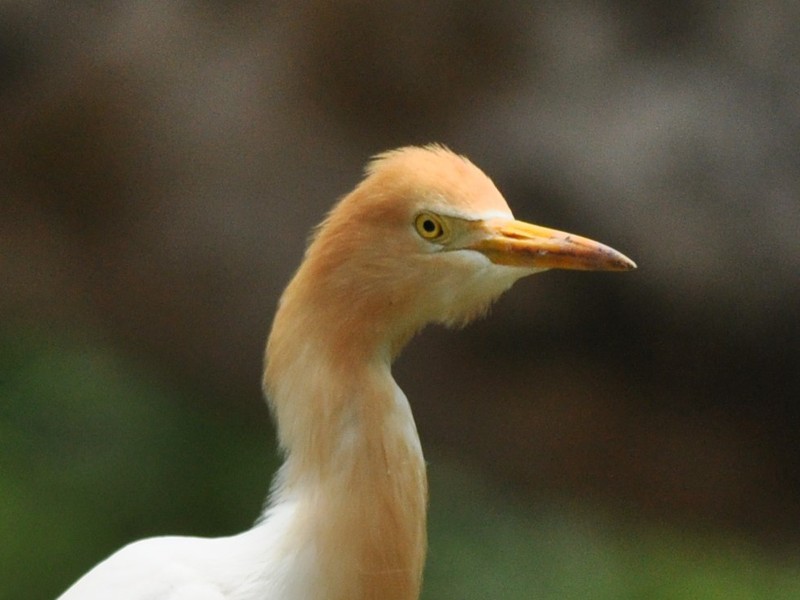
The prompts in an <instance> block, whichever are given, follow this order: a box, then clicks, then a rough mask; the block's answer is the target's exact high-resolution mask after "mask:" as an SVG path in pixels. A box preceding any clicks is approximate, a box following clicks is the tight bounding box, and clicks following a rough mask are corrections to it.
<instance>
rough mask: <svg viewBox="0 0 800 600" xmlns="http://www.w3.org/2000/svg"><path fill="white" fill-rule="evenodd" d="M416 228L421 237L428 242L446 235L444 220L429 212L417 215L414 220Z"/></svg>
mask: <svg viewBox="0 0 800 600" xmlns="http://www.w3.org/2000/svg"><path fill="white" fill-rule="evenodd" d="M414 227H415V228H416V230H417V233H418V234H419V235H420V237H422V238H424V239H426V240H428V241H433V240H438V239H440V238H442V237H443V236H444V234H445V228H444V223H443V222H442V220H441V219H440V218H439V217H438V216H437V215H434V214H432V213H428V212H423V213H420V214H418V215H417V218H416V219H414Z"/></svg>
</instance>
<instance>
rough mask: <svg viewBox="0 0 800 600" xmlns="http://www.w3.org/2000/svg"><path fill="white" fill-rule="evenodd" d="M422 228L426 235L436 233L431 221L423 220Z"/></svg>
mask: <svg viewBox="0 0 800 600" xmlns="http://www.w3.org/2000/svg"><path fill="white" fill-rule="evenodd" d="M422 228H423V229H424V230H425V231H427V232H428V233H433V232H434V231H436V223H434V222H433V221H431V220H430V219H425V220H424V221H423V222H422Z"/></svg>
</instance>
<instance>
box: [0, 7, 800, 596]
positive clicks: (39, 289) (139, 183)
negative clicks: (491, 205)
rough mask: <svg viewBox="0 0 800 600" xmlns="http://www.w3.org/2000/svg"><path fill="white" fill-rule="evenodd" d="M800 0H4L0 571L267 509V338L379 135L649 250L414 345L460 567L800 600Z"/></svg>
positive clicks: (25, 588) (0, 11)
mask: <svg viewBox="0 0 800 600" xmlns="http://www.w3.org/2000/svg"><path fill="white" fill-rule="evenodd" d="M798 57H800V4H798V3H796V2H792V1H791V0H770V1H766V2H758V3H756V2H749V1H745V0H734V1H732V2H727V3H716V2H709V1H694V2H693V1H689V0H678V1H673V2H652V1H644V2H634V1H630V0H604V1H599V2H589V1H587V0H584V1H576V2H571V3H558V2H536V3H532V2H521V1H518V0H494V1H489V0H471V1H470V2H460V1H454V0H434V1H432V2H386V1H369V2H367V1H359V0H355V1H351V0H344V1H340V2H322V1H316V2H290V1H288V0H285V1H282V2H281V1H277V2H256V1H238V2H237V1H233V0H228V1H222V0H186V1H182V2H157V1H155V0H149V1H148V0H142V1H136V2H118V3H111V2H97V1H95V2H71V3H50V2H41V1H30V0H27V1H20V0H17V1H15V0H6V1H5V2H3V3H2V4H0V286H1V287H0V598H2V599H6V598H8V599H12V598H13V599H18V598H26V599H31V600H38V599H47V598H53V597H55V596H56V595H57V594H58V593H59V592H60V591H62V590H63V589H65V588H66V587H67V586H68V585H69V584H70V583H71V582H72V581H73V580H74V579H75V578H77V577H78V576H79V575H80V574H81V573H83V572H84V571H85V570H87V569H88V568H89V567H91V566H92V565H93V564H94V563H95V562H97V561H98V560H99V559H101V558H103V557H104V556H106V555H107V554H108V553H110V552H111V551H112V550H114V549H115V548H117V547H119V546H120V545H122V544H124V543H126V542H128V541H130V540H133V539H136V538H140V537H144V536H148V535H155V534H164V533H177V534H193V535H224V534H228V533H233V532H236V531H239V530H242V529H244V528H246V527H248V526H249V525H250V524H251V523H252V522H253V520H254V519H255V518H256V516H257V514H258V512H259V510H260V507H261V504H262V501H263V498H264V496H265V494H266V491H267V488H268V484H269V480H270V477H271V474H272V472H273V470H274V469H275V467H276V465H277V464H278V458H277V456H276V455H275V451H274V445H273V437H272V436H273V433H272V425H271V423H270V421H269V416H268V413H267V410H266V408H265V406H264V404H263V401H262V399H261V396H260V389H259V381H260V368H261V360H262V352H263V344H264V340H265V337H266V334H267V332H268V329H269V325H270V320H271V317H272V314H273V310H274V307H275V304H276V301H277V299H278V295H279V293H280V291H281V289H282V288H283V286H284V285H285V284H286V283H287V281H288V279H289V277H290V276H291V273H292V271H293V269H294V268H295V267H296V266H297V264H298V262H299V261H300V258H301V255H302V251H303V247H304V244H305V240H306V237H307V234H308V231H309V230H310V228H311V227H312V226H313V225H314V224H315V223H316V222H318V221H319V220H320V219H321V217H322V215H323V214H324V212H325V210H326V209H327V208H328V207H329V206H330V205H331V204H332V202H333V201H334V200H335V199H336V198H337V197H338V196H340V195H342V194H344V193H346V192H347V191H348V190H349V189H350V188H351V187H352V186H353V185H354V184H355V182H356V181H357V180H358V179H359V177H360V174H361V169H362V166H363V164H364V162H365V160H366V158H367V157H368V156H370V155H372V154H374V153H376V152H379V151H381V150H385V149H387V148H391V147H394V146H398V145H404V144H411V143H426V142H430V141H438V142H443V143H445V144H448V145H450V146H451V147H452V148H454V149H455V150H457V151H458V152H461V153H464V154H466V155H468V156H470V157H471V158H472V159H473V161H474V162H476V163H477V164H478V165H480V166H481V167H483V168H484V169H485V170H486V171H487V172H488V173H489V174H490V175H491V176H492V177H493V179H494V180H495V182H496V183H497V185H498V187H499V188H500V189H501V190H502V191H503V192H504V194H505V195H506V197H507V198H508V200H509V203H510V204H511V206H512V207H513V208H514V210H515V213H516V215H517V216H518V217H520V218H524V219H526V220H531V221H534V222H538V223H541V224H546V225H550V226H553V227H557V228H559V229H565V230H569V231H574V232H576V233H581V234H584V235H587V236H589V237H593V238H595V239H599V240H601V241H604V242H606V243H608V244H610V245H612V246H614V247H615V248H618V249H619V250H621V251H622V252H624V253H626V254H628V255H629V256H631V257H632V258H633V259H634V260H636V261H637V262H638V263H639V267H640V268H639V270H638V271H637V272H634V273H627V274H624V275H617V274H590V273H567V272H564V273H548V274H545V275H541V276H537V277H534V278H531V279H529V280H525V281H523V282H520V283H519V284H518V285H517V286H516V287H515V288H514V290H512V291H511V293H509V294H508V295H507V296H506V297H505V298H504V299H503V300H502V301H501V302H500V303H499V304H498V305H497V306H496V308H495V309H494V311H493V314H492V315H491V317H490V318H489V319H488V320H486V321H483V322H481V323H479V324H477V325H474V326H471V327H470V328H468V329H465V330H463V331H458V332H450V331H445V330H441V329H431V330H428V331H426V332H425V333H424V334H423V335H422V336H421V337H420V338H418V339H417V340H416V341H414V342H413V343H412V345H411V346H410V347H409V348H408V349H407V351H406V352H405V353H404V354H403V356H402V357H401V359H400V361H399V363H398V364H397V365H396V369H395V372H396V376H397V379H398V380H399V382H400V384H401V386H402V387H403V388H404V389H405V390H406V393H407V395H408V396H409V398H410V399H411V402H412V406H413V409H414V411H415V414H416V418H417V422H418V426H419V429H420V433H421V437H422V440H423V444H424V446H425V448H426V454H427V458H428V460H429V465H430V467H429V468H430V477H431V485H432V498H431V523H430V535H431V540H430V546H431V548H430V556H429V561H428V569H427V571H426V583H425V590H424V598H425V599H426V600H435V599H457V600H463V599H472V598H475V599H478V598H481V599H483V598H520V599H522V598H525V599H528V598H559V599H563V598H726V599H728V598H770V599H774V598H798V597H800V443H798V441H799V436H798V433H799V432H798V426H800V411H799V410H798V402H799V401H800V375H799V373H800V364H798V356H800V326H798V318H799V317H800V302H798V296H800V277H799V274H800V241H798V239H799V238H800V236H798V233H800V151H798V148H799V147H800V93H799V92H798V90H800V60H798Z"/></svg>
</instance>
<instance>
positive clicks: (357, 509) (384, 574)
mask: <svg viewBox="0 0 800 600" xmlns="http://www.w3.org/2000/svg"><path fill="white" fill-rule="evenodd" d="M287 293H288V296H284V299H283V301H282V303H281V306H280V308H279V310H278V313H277V315H276V318H275V322H274V324H273V330H272V333H271V335H270V340H269V342H268V345H267V361H266V369H265V377H264V386H265V389H266V391H267V395H268V397H269V399H270V404H271V406H272V409H273V412H274V415H275V418H276V421H277V426H278V436H279V440H280V444H281V446H282V448H283V450H284V452H285V453H286V461H285V463H284V466H283V468H282V470H281V473H280V475H279V478H278V481H277V482H276V488H275V491H274V494H273V499H272V504H273V506H275V505H280V504H281V503H282V502H291V503H293V504H294V505H295V506H296V509H295V527H293V529H292V534H293V536H294V538H295V541H297V542H298V543H300V544H305V545H307V548H305V549H306V550H308V549H310V551H311V552H312V553H313V555H314V556H315V565H316V568H315V571H316V572H315V573H314V574H313V576H314V577H318V578H319V589H320V591H321V594H320V595H318V596H315V597H318V598H325V599H331V600H333V599H340V598H341V599H345V598H347V599H349V600H359V599H375V600H378V599H381V600H393V599H397V600H412V599H416V598H418V595H419V588H420V582H421V575H422V567H423V562H424V554H425V544H426V538H425V513H426V504H427V484H426V478H425V466H424V461H423V457H422V451H421V449H420V444H419V438H418V436H417V431H416V427H415V425H414V420H413V417H412V415H411V410H410V407H409V406H408V402H407V401H406V398H405V396H404V395H403V394H402V392H401V391H400V389H399V388H398V387H397V385H396V383H395V382H394V380H393V379H392V377H391V373H390V364H389V361H390V357H389V352H388V351H387V352H384V351H383V350H381V346H380V345H373V344H367V343H364V342H365V338H364V334H365V332H359V331H358V330H357V329H355V328H352V327H350V328H348V329H347V331H348V334H347V335H349V336H352V337H351V339H342V335H343V333H342V330H341V328H339V329H332V328H327V329H326V328H325V327H320V326H319V323H320V321H323V322H337V321H336V320H335V319H333V320H332V319H331V318H330V317H331V315H327V316H328V317H329V318H326V319H319V316H320V315H319V313H318V312H317V311H316V310H314V309H313V307H311V306H309V305H307V304H306V303H304V302H302V301H301V298H299V297H296V296H292V295H291V286H290V290H287ZM339 322H341V321H339ZM345 349H347V351H345Z"/></svg>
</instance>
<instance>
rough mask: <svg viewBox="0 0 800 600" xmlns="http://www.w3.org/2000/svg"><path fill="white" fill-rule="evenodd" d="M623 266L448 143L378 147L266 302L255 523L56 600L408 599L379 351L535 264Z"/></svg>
mask: <svg viewBox="0 0 800 600" xmlns="http://www.w3.org/2000/svg"><path fill="white" fill-rule="evenodd" d="M553 268H557V269H581V270H604V271H627V270H630V269H634V268H635V264H634V263H633V262H632V261H631V260H630V259H628V258H627V257H625V256H623V255H622V254H620V253H619V252H617V251H616V250H612V249H611V248H609V247H607V246H604V245H602V244H600V243H598V242H594V241H592V240H589V239H586V238H582V237H578V236H576V235H572V234H567V233H563V232H560V231H555V230H552V229H546V228H544V227H540V226H537V225H530V224H528V223H524V222H522V221H517V220H515V219H514V217H513V216H512V214H511V210H510V209H509V207H508V205H507V204H506V201H505V200H504V199H503V197H502V196H501V194H500V192H498V190H497V188H496V187H495V186H494V184H493V183H492V181H491V180H490V179H489V178H488V177H487V176H486V175H484V174H483V172H482V171H481V170H480V169H478V168H477V167H476V166H474V165H473V164H472V163H471V162H469V160H467V159H466V158H464V157H462V156H459V155H457V154H454V153H452V152H451V151H450V150H448V149H446V148H444V147H443V146H437V145H431V146H426V147H406V148H400V149H397V150H393V151H390V152H386V153H384V154H381V155H379V156H377V157H376V158H375V159H374V160H373V161H372V162H371V163H370V164H369V166H368V167H367V169H366V174H365V177H364V179H363V180H362V181H361V183H360V184H359V185H358V186H357V187H356V188H355V189H354V190H353V191H352V192H351V193H350V194H348V195H347V196H345V197H344V198H343V199H342V200H341V201H340V202H339V203H338V204H337V205H336V206H335V207H334V208H333V210H332V211H331V212H330V214H329V215H328V217H327V218H326V219H325V220H324V221H323V223H322V224H321V225H320V227H319V228H318V229H317V230H316V234H315V236H314V238H313V241H311V243H310V244H309V246H308V248H307V250H306V253H305V259H304V260H303V263H302V265H301V266H300V268H299V269H298V271H297V273H296V274H295V276H294V278H293V279H292V281H291V283H289V286H288V287H287V289H286V291H285V292H284V294H283V296H282V298H281V300H280V303H279V305H278V309H277V314H276V315H275V320H274V322H273V325H272V331H271V333H270V336H269V341H268V342H267V349H266V359H265V372H264V381H263V384H264V390H265V392H266V395H267V398H268V401H269V404H270V407H271V409H272V412H273V415H274V418H275V421H276V424H277V431H278V441H279V443H280V447H281V450H282V451H283V454H284V456H285V462H284V464H283V466H282V467H281V469H280V472H279V473H278V475H277V476H276V478H275V481H274V483H273V488H272V492H271V494H270V496H271V497H270V501H269V503H268V505H267V507H266V508H265V510H264V513H263V514H262V516H261V518H260V519H259V520H258V522H257V523H256V524H255V525H254V526H253V528H252V529H250V530H248V531H245V532H244V533H240V534H238V535H234V536H230V537H222V538H214V539H206V538H194V537H158V538H151V539H146V540H141V541H138V542H135V543H133V544H130V545H128V546H126V547H124V548H123V549H121V550H119V551H118V552H116V553H115V554H113V555H112V556H111V557H110V558H108V559H106V560H105V561H104V562H101V563H100V564H99V565H97V566H96V567H95V568H94V569H92V570H91V571H89V572H88V573H87V574H86V575H85V576H84V577H83V578H81V579H80V580H78V581H77V582H76V583H75V584H74V585H73V586H72V587H71V588H70V589H69V590H67V591H66V592H65V593H64V594H63V595H62V596H61V600H100V599H102V600H110V599H113V600H411V599H415V598H418V597H419V593H420V584H421V580H422V569H423V562H424V558H425V547H426V534H425V518H426V504H427V482H426V474H425V463H424V461H423V457H422V450H421V448H420V443H419V438H418V436H417V430H416V426H415V424H414V419H413V417H412V415H411V410H410V407H409V405H408V401H407V400H406V397H405V396H404V395H403V392H402V391H401V390H400V388H399V387H398V386H397V384H396V383H395V381H394V379H392V375H391V372H390V368H391V363H392V360H393V359H394V357H396V356H397V354H398V352H399V351H400V349H401V348H402V347H403V345H404V344H405V343H406V342H407V341H408V340H409V338H410V337H411V336H412V335H413V334H414V333H415V332H416V331H418V330H419V329H421V328H422V327H424V326H425V325H426V324H428V323H433V322H435V323H443V324H445V325H461V324H464V323H467V322H468V321H470V320H472V319H473V318H474V317H476V316H478V315H480V314H482V313H484V312H485V311H486V309H487V307H488V306H489V305H490V303H491V302H492V301H493V300H495V299H496V298H497V297H498V296H499V295H500V294H502V293H503V292H504V291H505V290H507V289H508V288H509V287H510V286H511V285H512V284H513V283H514V282H515V281H516V280H517V279H520V278H521V277H525V276H526V275H530V274H532V273H537V272H540V271H544V270H547V269H553Z"/></svg>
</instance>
